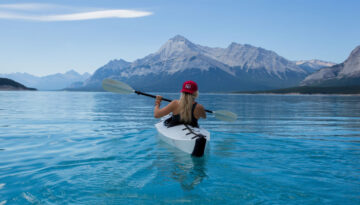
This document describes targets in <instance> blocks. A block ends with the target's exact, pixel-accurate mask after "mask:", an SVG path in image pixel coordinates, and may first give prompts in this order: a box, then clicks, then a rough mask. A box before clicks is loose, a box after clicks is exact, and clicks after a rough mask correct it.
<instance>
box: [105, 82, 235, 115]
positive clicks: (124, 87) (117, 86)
mask: <svg viewBox="0 0 360 205" xmlns="http://www.w3.org/2000/svg"><path fill="white" fill-rule="evenodd" d="M102 87H103V88H104V90H106V91H109V92H113V93H119V94H131V93H136V94H138V95H145V96H148V97H152V98H156V96H155V95H151V94H148V93H143V92H141V91H138V90H134V89H133V88H132V87H130V86H129V85H128V84H126V83H123V82H120V81H117V80H113V79H109V78H106V79H104V80H103V81H102ZM162 100H164V101H167V102H171V101H172V100H169V99H166V98H162ZM205 111H206V112H208V113H212V114H214V115H215V118H217V119H219V120H223V121H229V122H231V121H235V120H236V118H237V115H236V114H235V113H232V112H230V111H227V110H217V111H211V110H205Z"/></svg>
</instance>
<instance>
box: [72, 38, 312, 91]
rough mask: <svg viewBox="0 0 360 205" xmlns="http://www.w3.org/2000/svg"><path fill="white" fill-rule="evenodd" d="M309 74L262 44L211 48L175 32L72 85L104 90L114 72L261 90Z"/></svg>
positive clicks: (164, 83)
mask: <svg viewBox="0 0 360 205" xmlns="http://www.w3.org/2000/svg"><path fill="white" fill-rule="evenodd" d="M308 74H309V72H308V71H306V70H305V69H302V68H301V67H299V66H297V65H296V64H295V62H292V61H289V60H287V59H285V58H283V57H281V56H279V55H277V54H276V53H275V52H273V51H269V50H266V49H263V48H259V47H254V46H251V45H248V44H245V45H242V44H237V43H231V44H230V45H229V46H228V47H227V48H211V47H206V46H201V45H198V44H194V43H192V42H191V41H189V40H188V39H186V38H185V37H183V36H180V35H177V36H175V37H173V38H171V39H169V40H168V41H167V42H166V43H165V44H164V45H162V46H161V47H160V49H159V50H158V51H157V52H155V53H152V54H150V55H148V56H145V57H144V58H141V59H138V60H136V61H134V62H126V61H124V60H113V61H110V62H109V63H108V64H106V65H104V66H103V67H101V68H99V69H98V70H97V71H96V72H95V73H94V74H93V75H92V76H91V77H90V78H89V79H88V80H86V81H85V82H84V83H83V84H82V86H78V87H76V86H75V87H74V86H73V87H72V88H71V89H72V90H102V89H101V81H102V80H103V79H104V78H113V79H117V80H121V81H124V82H126V83H128V84H130V85H131V86H133V87H134V88H135V89H141V90H144V91H165V92H174V91H178V90H179V87H181V84H182V83H183V82H184V81H186V80H195V81H197V82H198V84H199V86H200V91H205V92H209V91H239V90H240V91H241V90H260V89H275V88H284V87H291V86H295V85H297V84H298V83H299V82H300V81H301V80H303V79H304V78H305V77H306V76H307V75H308ZM71 89H70V90H71Z"/></svg>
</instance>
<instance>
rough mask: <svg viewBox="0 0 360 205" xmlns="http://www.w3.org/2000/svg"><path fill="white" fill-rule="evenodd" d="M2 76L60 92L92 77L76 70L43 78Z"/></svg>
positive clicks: (14, 75)
mask: <svg viewBox="0 0 360 205" xmlns="http://www.w3.org/2000/svg"><path fill="white" fill-rule="evenodd" d="M0 76H1V77H5V78H9V79H12V80H15V81H17V82H20V83H21V84H24V85H26V86H27V87H33V88H37V89H39V90H60V89H63V88H66V87H68V86H70V85H71V84H72V83H74V82H78V81H81V82H82V81H84V80H86V79H87V78H89V77H90V74H89V73H84V74H82V75H81V74H79V73H77V72H76V71H74V70H69V71H68V72H66V73H57V74H53V75H47V76H43V77H38V76H34V75H31V74H28V73H11V74H0Z"/></svg>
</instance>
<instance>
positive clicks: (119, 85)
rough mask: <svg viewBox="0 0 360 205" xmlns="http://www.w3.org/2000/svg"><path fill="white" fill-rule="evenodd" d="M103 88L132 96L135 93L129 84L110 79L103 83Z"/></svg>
mask: <svg viewBox="0 0 360 205" xmlns="http://www.w3.org/2000/svg"><path fill="white" fill-rule="evenodd" d="M102 87H103V88H104V90H106V91H109V92H113V93H120V94H130V93H133V92H134V91H135V90H134V89H132V87H130V86H129V85H128V84H126V83H123V82H120V81H117V80H113V79H109V78H106V79H104V80H103V81H102Z"/></svg>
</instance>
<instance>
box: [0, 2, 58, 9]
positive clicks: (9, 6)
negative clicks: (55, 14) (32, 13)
mask: <svg viewBox="0 0 360 205" xmlns="http://www.w3.org/2000/svg"><path fill="white" fill-rule="evenodd" d="M58 7H62V6H59V5H54V4H37V3H30V4H0V9H11V10H41V9H51V8H58Z"/></svg>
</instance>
